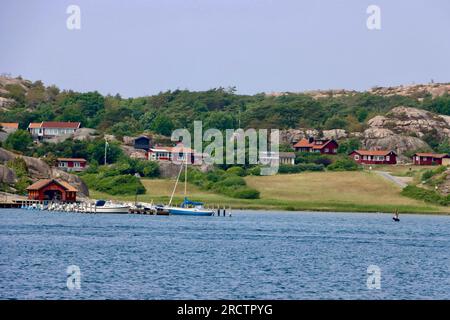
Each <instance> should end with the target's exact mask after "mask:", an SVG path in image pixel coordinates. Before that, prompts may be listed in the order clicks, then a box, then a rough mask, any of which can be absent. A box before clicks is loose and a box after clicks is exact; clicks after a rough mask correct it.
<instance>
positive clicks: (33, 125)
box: [28, 122, 41, 129]
mask: <svg viewBox="0 0 450 320" xmlns="http://www.w3.org/2000/svg"><path fill="white" fill-rule="evenodd" d="M40 127H41V122H31V123H30V124H29V125H28V128H30V129H37V128H40Z"/></svg>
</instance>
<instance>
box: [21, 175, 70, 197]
mask: <svg viewBox="0 0 450 320" xmlns="http://www.w3.org/2000/svg"><path fill="white" fill-rule="evenodd" d="M27 191H28V199H30V200H39V201H44V200H53V201H64V202H75V201H77V192H78V190H77V189H76V188H75V187H73V186H71V185H70V184H68V183H67V182H65V181H62V180H56V179H43V180H39V181H37V182H35V183H33V184H32V185H31V186H29V187H28V188H27Z"/></svg>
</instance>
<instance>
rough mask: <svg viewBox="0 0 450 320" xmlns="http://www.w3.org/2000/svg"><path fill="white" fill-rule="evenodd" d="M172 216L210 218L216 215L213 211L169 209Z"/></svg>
mask: <svg viewBox="0 0 450 320" xmlns="http://www.w3.org/2000/svg"><path fill="white" fill-rule="evenodd" d="M167 210H168V211H169V214H170V215H173V216H203V217H209V216H212V215H213V214H214V212H213V211H211V210H201V209H187V208H168V209H167Z"/></svg>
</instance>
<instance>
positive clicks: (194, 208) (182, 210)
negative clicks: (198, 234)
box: [164, 153, 214, 216]
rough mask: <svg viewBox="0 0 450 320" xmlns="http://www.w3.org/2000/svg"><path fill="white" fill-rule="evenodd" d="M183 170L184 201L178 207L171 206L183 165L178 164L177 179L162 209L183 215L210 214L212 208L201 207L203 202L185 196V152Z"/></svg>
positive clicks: (171, 213) (172, 213)
mask: <svg viewBox="0 0 450 320" xmlns="http://www.w3.org/2000/svg"><path fill="white" fill-rule="evenodd" d="M184 157H185V159H186V161H185V170H184V201H183V203H182V204H181V206H180V207H174V206H172V199H173V196H174V194H175V190H176V189H177V185H178V181H179V180H180V175H181V172H182V171H183V165H181V166H180V172H179V173H178V177H177V181H176V182H175V186H174V188H173V191H172V195H171V197H170V201H169V205H167V206H165V207H164V209H165V210H167V211H168V212H169V214H170V215H179V216H181V215H183V216H212V215H213V214H214V211H213V210H209V209H205V208H204V207H203V202H196V201H190V200H189V199H188V197H187V158H188V156H187V154H186V153H185V154H184Z"/></svg>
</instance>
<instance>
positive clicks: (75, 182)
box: [50, 168, 89, 197]
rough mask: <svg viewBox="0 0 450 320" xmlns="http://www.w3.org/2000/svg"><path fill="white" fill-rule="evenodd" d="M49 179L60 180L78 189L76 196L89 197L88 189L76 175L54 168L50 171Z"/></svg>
mask: <svg viewBox="0 0 450 320" xmlns="http://www.w3.org/2000/svg"><path fill="white" fill-rule="evenodd" d="M50 178H53V179H61V180H64V181H66V182H67V183H69V184H70V185H72V186H74V187H75V188H77V189H78V195H80V196H85V197H88V196H89V189H88V187H87V185H86V184H85V183H84V181H83V180H81V178H80V177H79V176H77V175H74V174H70V173H67V172H65V171H62V170H58V169H56V168H52V169H51V173H50Z"/></svg>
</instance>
